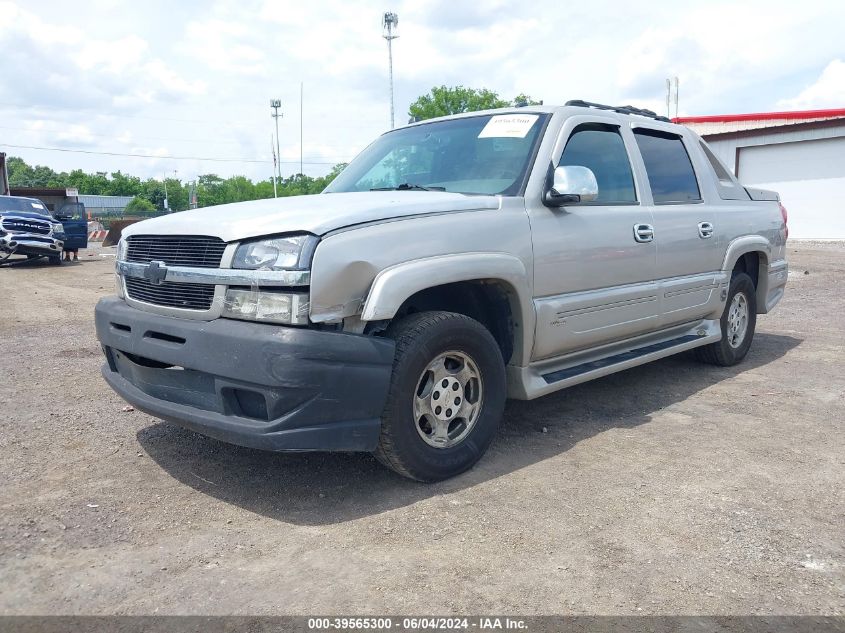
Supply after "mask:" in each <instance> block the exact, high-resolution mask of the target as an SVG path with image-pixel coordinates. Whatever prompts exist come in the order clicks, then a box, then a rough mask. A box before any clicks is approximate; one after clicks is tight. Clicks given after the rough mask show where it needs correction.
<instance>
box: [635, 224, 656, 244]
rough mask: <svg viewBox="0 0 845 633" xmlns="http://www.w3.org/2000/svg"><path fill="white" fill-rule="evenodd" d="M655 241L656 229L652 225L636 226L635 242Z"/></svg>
mask: <svg viewBox="0 0 845 633" xmlns="http://www.w3.org/2000/svg"><path fill="white" fill-rule="evenodd" d="M653 239H654V227H653V226H652V225H651V224H635V225H634V241H635V242H651V241H652V240H653Z"/></svg>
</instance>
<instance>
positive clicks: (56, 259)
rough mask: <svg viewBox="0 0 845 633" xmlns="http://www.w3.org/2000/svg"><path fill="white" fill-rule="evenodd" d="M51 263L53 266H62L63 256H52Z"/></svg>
mask: <svg viewBox="0 0 845 633" xmlns="http://www.w3.org/2000/svg"><path fill="white" fill-rule="evenodd" d="M50 263H51V264H52V265H53V266H61V265H62V257H61V255H59V256H58V257H50Z"/></svg>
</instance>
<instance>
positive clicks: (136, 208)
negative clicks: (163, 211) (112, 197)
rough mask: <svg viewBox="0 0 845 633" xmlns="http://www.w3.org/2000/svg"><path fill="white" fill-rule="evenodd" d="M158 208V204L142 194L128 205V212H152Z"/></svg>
mask: <svg viewBox="0 0 845 633" xmlns="http://www.w3.org/2000/svg"><path fill="white" fill-rule="evenodd" d="M155 210H156V206H155V205H154V204H153V203H152V202H150V201H149V200H147V199H146V198H141V197H140V196H135V197H134V198H132V199H131V200H130V201H129V204H127V205H126V213H150V212H152V211H155Z"/></svg>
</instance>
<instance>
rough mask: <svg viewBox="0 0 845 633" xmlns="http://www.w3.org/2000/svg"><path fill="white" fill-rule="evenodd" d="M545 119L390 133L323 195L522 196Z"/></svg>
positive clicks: (513, 118)
mask: <svg viewBox="0 0 845 633" xmlns="http://www.w3.org/2000/svg"><path fill="white" fill-rule="evenodd" d="M547 117H548V115H546V114H533V113H526V114H521V113H518V114H501V115H485V116H476V117H467V118H461V119H451V120H448V121H438V122H436V123H428V124H424V125H417V126H413V127H409V128H403V129H400V130H396V131H394V132H388V133H387V134H384V135H383V136H381V137H379V138H378V139H377V140H376V141H375V142H374V143H373V144H372V145H370V146H369V147H368V148H367V149H365V150H364V151H363V152H361V154H360V155H358V157H357V158H355V160H353V161H352V162H351V163H350V164H349V166H348V167H347V168H346V169H344V170H343V171H342V172H341V173H340V175H339V176H338V177H337V178H335V180H334V181H333V182H332V183H331V184H330V185H329V186H328V187H327V188H326V190H325V193H339V192H347V191H371V190H384V189H398V190H404V189H407V190H415V189H423V188H426V189H432V190H434V191H451V192H455V193H467V194H488V195H493V194H501V195H506V196H513V195H518V194H519V193H520V189H521V187H522V182H523V180H524V177H525V172H526V170H527V169H528V167H529V163H530V162H531V158H532V156H533V154H534V150H535V148H536V145H537V141H538V139H539V135H540V129H541V128H542V127H543V123H544V122H545V120H546V118H547Z"/></svg>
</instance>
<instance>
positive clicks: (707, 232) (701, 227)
mask: <svg viewBox="0 0 845 633" xmlns="http://www.w3.org/2000/svg"><path fill="white" fill-rule="evenodd" d="M698 237H700V238H701V239H703V240H706V239H707V238H708V237H713V223H712V222H699V223H698Z"/></svg>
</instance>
